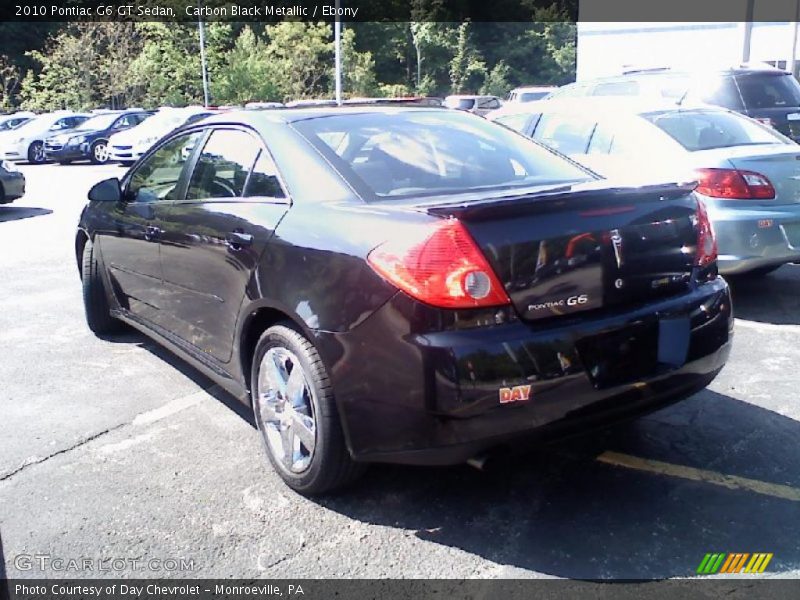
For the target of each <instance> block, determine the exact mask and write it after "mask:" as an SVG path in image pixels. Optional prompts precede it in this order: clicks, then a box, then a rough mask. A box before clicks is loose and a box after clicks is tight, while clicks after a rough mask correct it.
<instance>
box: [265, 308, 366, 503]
mask: <svg viewBox="0 0 800 600" xmlns="http://www.w3.org/2000/svg"><path fill="white" fill-rule="evenodd" d="M298 369H299V371H297V370H298ZM251 373H252V376H251V382H250V383H251V387H250V389H251V390H252V397H253V412H254V416H255V420H256V424H257V425H258V429H259V432H260V433H261V438H262V441H263V443H264V447H265V449H266V452H267V457H268V458H269V460H270V462H271V463H272V466H273V468H274V469H275V471H276V472H277V473H278V475H279V476H280V477H281V479H283V481H284V482H285V483H286V485H288V486H289V487H290V488H292V489H293V490H295V491H296V492H299V493H300V494H303V495H306V496H311V495H316V494H323V493H326V492H331V491H334V490H337V489H341V488H342V487H344V486H346V485H348V484H349V483H352V482H353V481H355V479H357V478H358V477H359V476H360V475H361V474H362V473H363V471H364V470H365V467H364V466H363V465H360V464H358V463H356V462H354V461H353V459H352V458H351V457H350V453H349V452H348V450H347V444H346V442H345V438H344V432H343V431H342V425H341V422H340V419H339V413H338V410H337V408H336V402H335V400H334V398H333V388H332V386H331V382H330V380H329V378H328V374H327V371H326V370H325V366H324V365H323V364H322V359H321V358H320V356H319V354H318V353H317V350H316V348H314V345H313V344H312V343H311V342H310V341H309V340H308V339H306V338H305V337H303V335H301V334H300V333H299V332H297V331H296V330H295V329H294V328H293V327H292V323H290V322H284V323H279V324H277V325H275V326H273V327H270V328H269V329H267V330H266V331H265V332H264V333H263V334H262V335H261V337H260V338H259V340H258V343H257V344H256V349H255V353H254V356H253V368H252V370H251ZM293 374H294V375H293ZM306 440H308V441H306ZM307 444H308V445H307ZM286 449H289V451H288V452H287V451H286Z"/></svg>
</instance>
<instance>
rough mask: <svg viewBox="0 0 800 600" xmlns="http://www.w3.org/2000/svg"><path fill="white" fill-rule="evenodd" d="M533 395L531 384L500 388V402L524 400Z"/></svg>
mask: <svg viewBox="0 0 800 600" xmlns="http://www.w3.org/2000/svg"><path fill="white" fill-rule="evenodd" d="M530 397H531V386H529V385H515V386H514V387H510V388H507V387H504V388H500V404H508V403H510V402H524V401H525V400H528V399H530Z"/></svg>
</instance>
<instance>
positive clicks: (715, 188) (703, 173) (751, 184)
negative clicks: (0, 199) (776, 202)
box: [696, 169, 775, 200]
mask: <svg viewBox="0 0 800 600" xmlns="http://www.w3.org/2000/svg"><path fill="white" fill-rule="evenodd" d="M696 174H697V192H698V193H700V194H703V195H705V196H710V197H712V198H723V199H726V200H771V199H772V198H774V197H775V188H774V187H772V183H770V180H769V179H767V178H766V177H765V176H764V175H762V174H761V173H756V172H754V171H741V170H738V169H697V171H696Z"/></svg>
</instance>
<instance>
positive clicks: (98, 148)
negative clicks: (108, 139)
mask: <svg viewBox="0 0 800 600" xmlns="http://www.w3.org/2000/svg"><path fill="white" fill-rule="evenodd" d="M93 153H94V159H95V160H96V161H97V162H99V163H105V162H108V157H109V152H108V145H107V144H103V143H102V142H101V143H99V144H96V145H95V147H94V150H93Z"/></svg>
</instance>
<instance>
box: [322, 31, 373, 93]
mask: <svg viewBox="0 0 800 600" xmlns="http://www.w3.org/2000/svg"><path fill="white" fill-rule="evenodd" d="M355 35H356V34H355V31H353V30H352V29H345V30H344V31H343V32H342V55H343V57H342V71H343V81H342V87H343V88H344V92H345V93H346V94H347V95H348V96H373V95H375V94H376V93H377V90H378V84H377V82H376V81H375V60H374V59H373V58H372V52H359V51H358V50H356V45H355ZM333 78H334V73H331V80H333Z"/></svg>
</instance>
